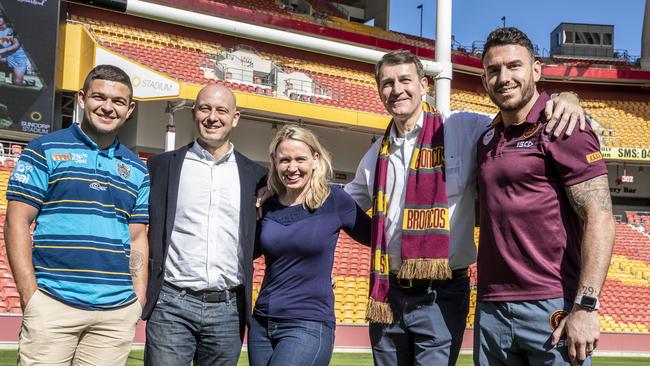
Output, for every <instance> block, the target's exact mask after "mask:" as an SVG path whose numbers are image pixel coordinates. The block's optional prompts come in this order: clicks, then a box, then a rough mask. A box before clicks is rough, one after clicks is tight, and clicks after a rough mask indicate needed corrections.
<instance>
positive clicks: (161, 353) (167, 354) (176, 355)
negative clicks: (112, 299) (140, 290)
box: [144, 285, 244, 366]
mask: <svg viewBox="0 0 650 366" xmlns="http://www.w3.org/2000/svg"><path fill="white" fill-rule="evenodd" d="M243 302H244V297H243V291H240V294H237V295H236V296H232V297H230V298H229V299H228V300H227V301H224V302H219V303H207V302H203V301H201V300H199V299H196V298H194V297H191V296H189V295H187V294H185V292H183V291H181V292H179V291H177V290H174V289H172V288H170V287H168V286H167V285H163V287H162V290H161V291H160V296H159V297H158V302H157V303H156V306H155V308H154V310H153V312H152V313H151V316H150V317H149V320H148V321H147V343H146V345H145V357H144V359H145V365H149V366H186V365H190V364H191V363H192V361H194V365H195V366H212V365H224V366H231V365H232V366H234V365H237V361H238V360H239V353H240V352H241V346H242V340H243V334H244V316H243V315H244V311H243V310H242V309H243V306H244V305H243ZM240 314H241V315H240Z"/></svg>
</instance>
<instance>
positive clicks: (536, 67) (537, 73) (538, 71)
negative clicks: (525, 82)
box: [533, 60, 542, 82]
mask: <svg viewBox="0 0 650 366" xmlns="http://www.w3.org/2000/svg"><path fill="white" fill-rule="evenodd" d="M541 77H542V63H541V62H539V60H535V62H533V78H534V80H535V82H538V81H539V79H541Z"/></svg>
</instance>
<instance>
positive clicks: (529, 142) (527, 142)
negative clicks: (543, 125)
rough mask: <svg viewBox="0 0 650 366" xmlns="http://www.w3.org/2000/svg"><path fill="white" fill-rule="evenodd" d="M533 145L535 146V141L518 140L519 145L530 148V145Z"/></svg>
mask: <svg viewBox="0 0 650 366" xmlns="http://www.w3.org/2000/svg"><path fill="white" fill-rule="evenodd" d="M531 146H533V142H532V141H530V140H526V141H519V142H517V147H523V148H528V147H531Z"/></svg>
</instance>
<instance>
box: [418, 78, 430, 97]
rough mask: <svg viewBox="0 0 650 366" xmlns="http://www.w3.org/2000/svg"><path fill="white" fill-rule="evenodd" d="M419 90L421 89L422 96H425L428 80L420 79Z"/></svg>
mask: <svg viewBox="0 0 650 366" xmlns="http://www.w3.org/2000/svg"><path fill="white" fill-rule="evenodd" d="M420 88H422V95H425V94H426V93H427V90H429V79H427V77H426V76H423V77H422V79H420Z"/></svg>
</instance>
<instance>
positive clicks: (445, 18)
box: [68, 0, 452, 112]
mask: <svg viewBox="0 0 650 366" xmlns="http://www.w3.org/2000/svg"><path fill="white" fill-rule="evenodd" d="M68 1H69V2H73V3H80V4H84V5H90V6H97V7H101V8H105V9H110V10H115V11H120V12H124V13H126V14H129V15H134V16H138V17H142V18H148V19H153V20H157V21H161V22H165V23H172V24H178V25H182V26H186V27H191V28H197V29H203V30H207V31H210V32H216V33H221V34H227V35H231V36H236V37H239V38H246V39H251V40H255V41H260V42H264V43H270V44H276V45H280V46H285V47H290V48H296V49H301V50H305V51H309V52H315V53H321V54H327V55H331V56H335V57H339V58H346V59H351V60H355V61H361V62H366V63H371V64H374V63H376V62H377V61H379V59H380V58H381V57H382V56H383V55H384V54H385V51H379V50H376V49H372V48H366V47H361V46H356V45H352V44H349V43H344V42H339V41H334V40H329V39H323V38H318V37H314V36H309V35H304V34H297V33H293V32H289V31H285V30H280V29H274V28H268V27H264V26H260V25H255V24H248V23H244V22H239V21H235V20H231V19H225V18H220V17H218V16H215V15H208V14H202V13H198V12H193V11H189V10H183V9H178V8H173V7H169V6H165V5H160V4H155V3H150V2H147V1H141V0H128V1H127V0H68ZM451 2H452V0H437V4H436V5H437V6H436V8H437V11H436V47H435V51H436V61H431V60H422V64H423V66H424V71H425V73H426V74H427V75H432V76H434V77H435V80H436V85H435V89H436V108H437V109H438V110H440V111H442V112H448V111H449V97H450V89H451V74H452V66H451Z"/></svg>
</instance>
